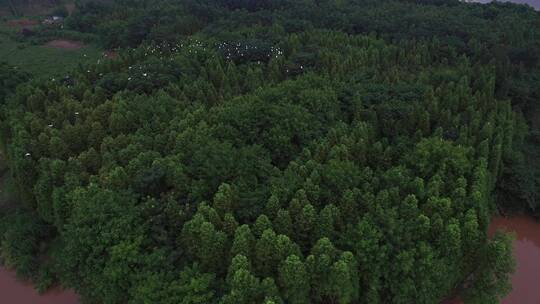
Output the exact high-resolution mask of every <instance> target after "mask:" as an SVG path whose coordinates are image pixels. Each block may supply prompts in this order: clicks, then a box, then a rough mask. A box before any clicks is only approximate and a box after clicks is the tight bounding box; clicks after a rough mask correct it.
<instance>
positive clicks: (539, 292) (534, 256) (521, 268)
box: [489, 216, 540, 304]
mask: <svg viewBox="0 0 540 304" xmlns="http://www.w3.org/2000/svg"><path fill="white" fill-rule="evenodd" d="M489 229H490V233H493V232H494V231H496V230H499V229H502V230H505V231H508V232H513V233H515V236H516V240H515V241H514V257H515V259H516V272H515V273H514V275H513V276H512V292H511V293H510V294H509V295H508V296H507V297H506V298H505V299H504V300H503V301H502V302H501V303H502V304H539V303H540V284H539V283H540V223H538V222H537V221H536V220H534V219H533V218H532V217H529V216H514V217H509V218H507V217H495V218H493V219H492V221H491V225H490V227H489Z"/></svg>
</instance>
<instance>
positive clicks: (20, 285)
mask: <svg viewBox="0 0 540 304" xmlns="http://www.w3.org/2000/svg"><path fill="white" fill-rule="evenodd" d="M0 303H5V304H78V303H79V296H77V294H75V293H74V292H73V291H70V290H61V289H60V288H53V289H52V290H50V291H48V292H47V293H45V294H43V295H40V294H38V293H37V291H36V290H35V289H34V286H32V284H30V283H28V282H23V281H20V280H18V279H17V278H16V276H15V272H13V271H9V270H7V269H5V268H3V267H0Z"/></svg>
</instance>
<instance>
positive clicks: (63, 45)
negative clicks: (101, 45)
mask: <svg viewBox="0 0 540 304" xmlns="http://www.w3.org/2000/svg"><path fill="white" fill-rule="evenodd" d="M45 45H46V46H50V47H54V48H58V49H68V50H78V49H80V48H82V47H83V46H84V43H82V42H79V41H72V40H64V39H56V40H51V41H49V42H47V43H46V44H45Z"/></svg>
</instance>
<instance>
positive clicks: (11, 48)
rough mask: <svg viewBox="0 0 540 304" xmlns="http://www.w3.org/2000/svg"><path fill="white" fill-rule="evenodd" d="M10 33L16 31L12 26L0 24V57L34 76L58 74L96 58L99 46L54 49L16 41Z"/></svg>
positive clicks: (13, 33) (99, 51) (98, 54)
mask: <svg viewBox="0 0 540 304" xmlns="http://www.w3.org/2000/svg"><path fill="white" fill-rule="evenodd" d="M14 35H17V32H16V29H13V28H10V27H8V26H7V25H5V24H1V25H0V61H5V62H7V63H8V64H10V65H12V66H16V67H18V68H20V69H22V70H24V71H27V72H29V73H31V74H33V75H34V76H37V77H40V76H52V75H62V74H64V73H66V72H68V71H70V70H71V69H72V68H73V67H75V66H77V65H78V64H79V63H83V64H84V63H91V62H96V61H97V60H98V59H100V58H101V52H102V50H101V49H99V48H98V47H96V46H94V45H86V46H84V47H83V48H80V49H58V48H54V47H49V46H45V45H33V44H30V43H27V42H24V43H22V42H18V41H16V40H15V39H14ZM85 55H86V56H85Z"/></svg>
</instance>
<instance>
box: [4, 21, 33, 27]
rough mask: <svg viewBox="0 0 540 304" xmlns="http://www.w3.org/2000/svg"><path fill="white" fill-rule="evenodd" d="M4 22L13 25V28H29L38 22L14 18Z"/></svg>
mask: <svg viewBox="0 0 540 304" xmlns="http://www.w3.org/2000/svg"><path fill="white" fill-rule="evenodd" d="M6 24H7V25H8V26H9V27H15V28H30V27H34V26H36V25H38V24H39V21H38V20H30V19H15V20H9V21H7V22H6Z"/></svg>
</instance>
